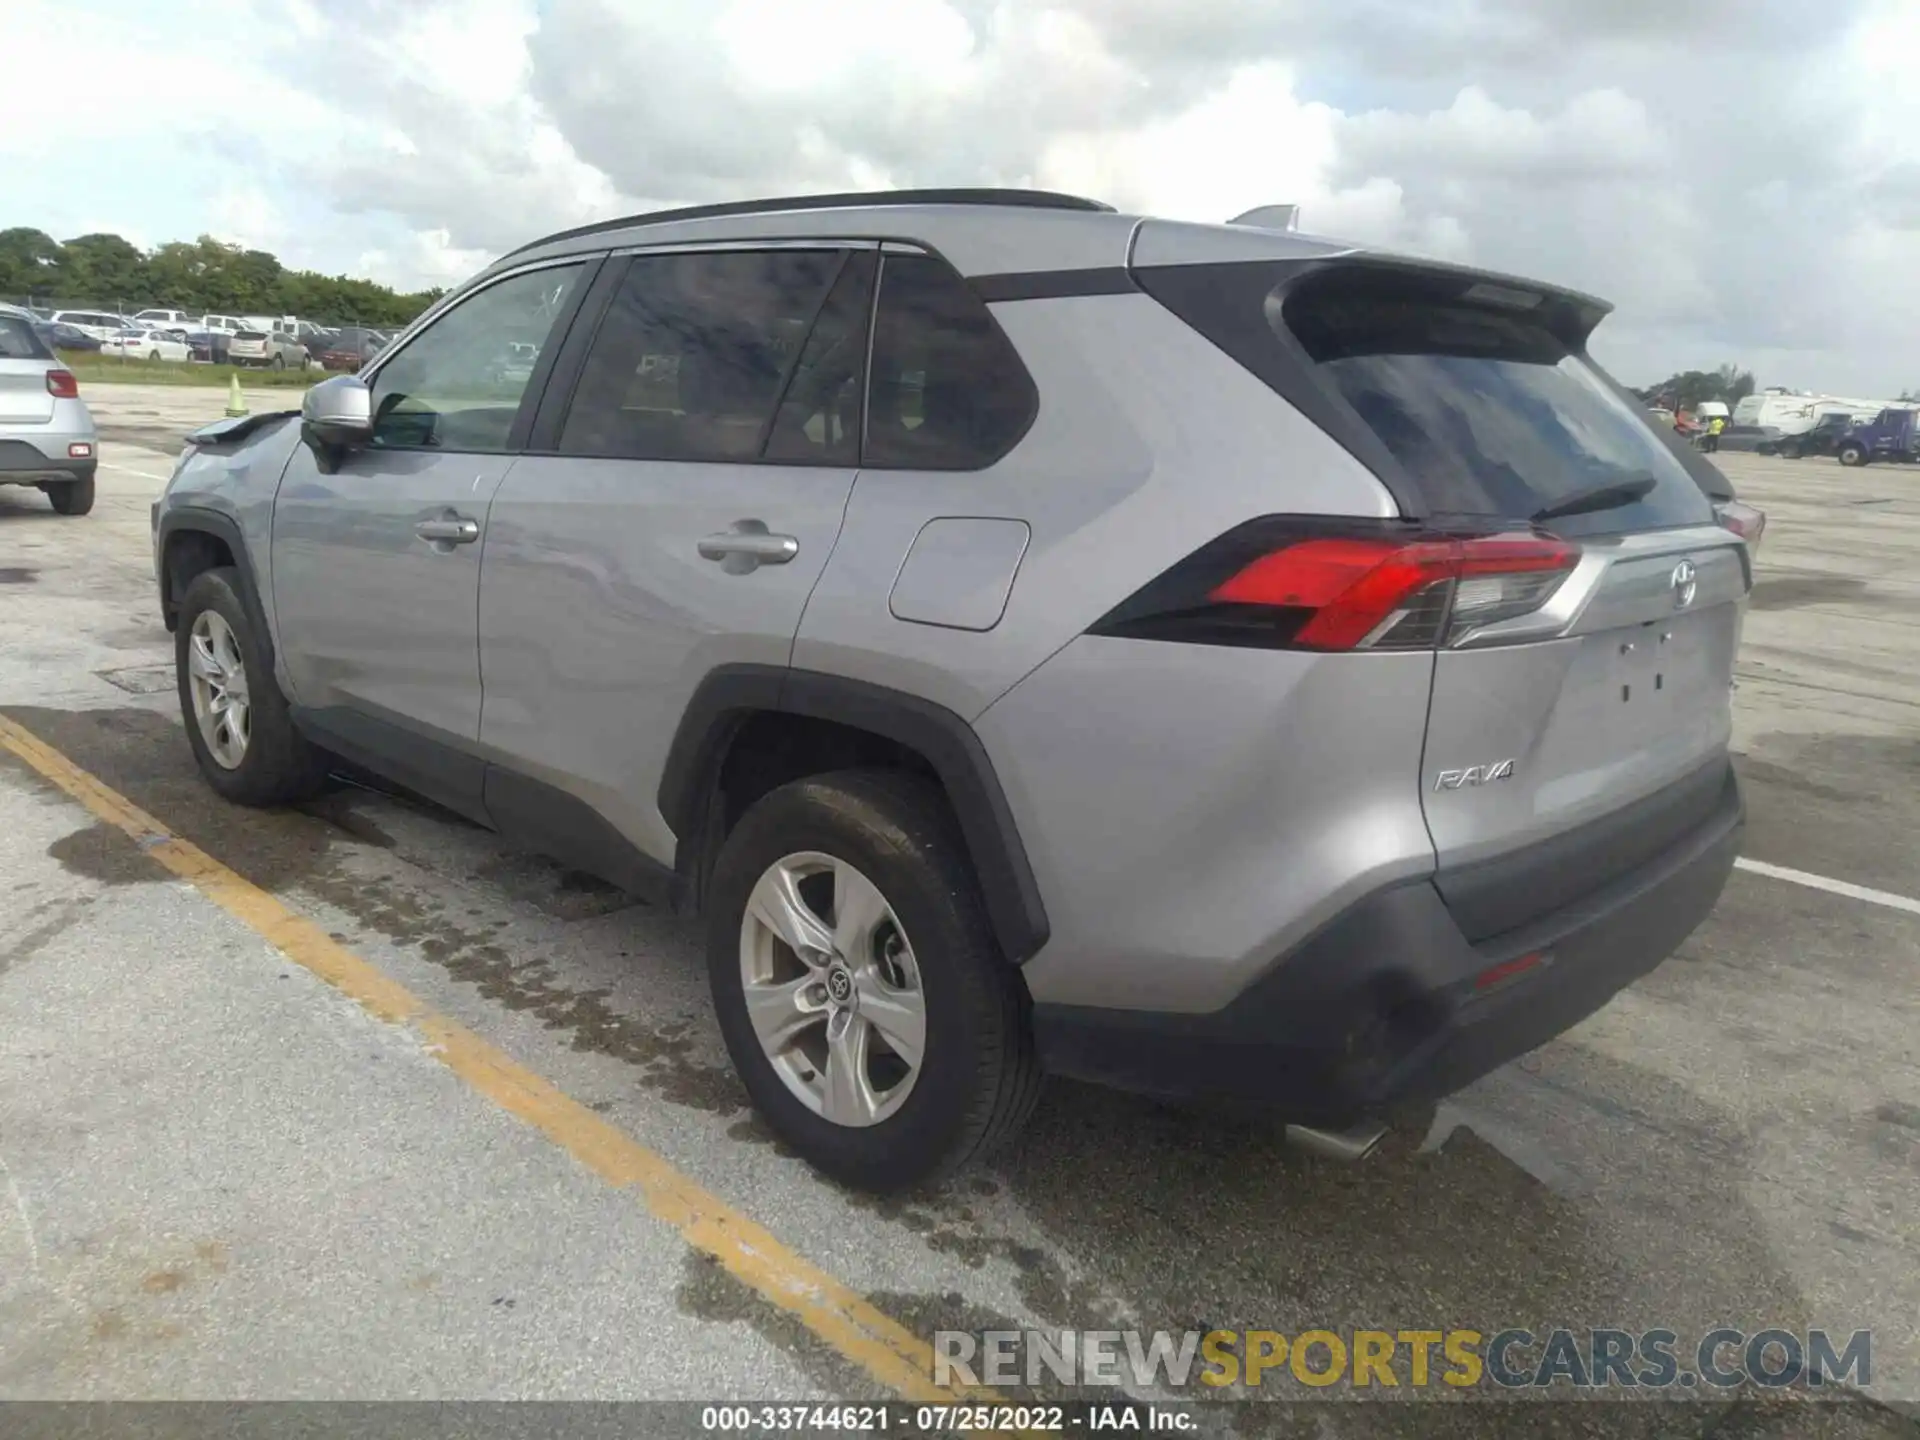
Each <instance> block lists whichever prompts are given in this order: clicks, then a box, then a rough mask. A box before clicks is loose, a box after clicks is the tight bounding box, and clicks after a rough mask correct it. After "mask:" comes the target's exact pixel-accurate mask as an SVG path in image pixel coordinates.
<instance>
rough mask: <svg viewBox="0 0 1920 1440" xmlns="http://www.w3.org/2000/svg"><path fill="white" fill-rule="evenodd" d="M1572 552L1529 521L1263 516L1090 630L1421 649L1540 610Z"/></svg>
mask: <svg viewBox="0 0 1920 1440" xmlns="http://www.w3.org/2000/svg"><path fill="white" fill-rule="evenodd" d="M1579 559H1580V548H1579V547H1578V546H1577V545H1571V544H1568V543H1567V542H1566V541H1564V540H1560V539H1557V538H1555V537H1553V536H1551V535H1542V534H1538V533H1535V532H1531V531H1520V532H1510V533H1499V534H1491V535H1488V534H1478V535H1465V534H1445V533H1437V532H1433V531H1427V530H1421V529H1418V528H1416V527H1410V526H1407V525H1404V524H1399V523H1396V522H1353V523H1346V524H1342V525H1340V526H1338V527H1330V526H1328V525H1327V524H1326V523H1325V522H1320V521H1308V520H1300V519H1294V518H1291V517H1284V516H1276V517H1269V518H1267V519H1263V520H1255V521H1253V522H1251V523H1249V524H1246V525H1242V526H1240V527H1239V528H1238V529H1236V530H1233V531H1230V532H1229V533H1228V534H1226V535H1223V536H1222V537H1221V538H1220V539H1218V540H1216V541H1214V542H1213V543H1211V544H1209V545H1206V546H1203V547H1202V548H1201V549H1199V550H1197V551H1195V552H1194V553H1193V554H1192V555H1190V556H1188V557H1187V558H1186V559H1185V560H1182V561H1181V562H1180V563H1179V564H1177V565H1175V566H1174V567H1173V568H1172V569H1171V570H1168V571H1167V572H1166V573H1165V574H1163V575H1162V576H1160V577H1159V578H1158V579H1156V580H1154V581H1152V582H1151V583H1149V584H1148V585H1147V586H1145V587H1144V588H1143V589H1141V590H1139V591H1138V592H1136V593H1135V594H1134V595H1133V596H1132V597H1131V598H1130V599H1128V600H1126V601H1125V602H1124V603H1122V604H1121V605H1119V606H1117V607H1115V608H1114V609H1113V610H1112V611H1110V612H1109V613H1108V614H1107V615H1106V616H1104V617H1103V618H1102V619H1101V620H1100V622H1099V623H1098V624H1097V625H1095V626H1094V627H1093V633H1095V634H1097V635H1121V636H1128V637H1131V638H1135V639H1160V640H1183V641H1186V642H1188V643H1191V644H1201V645H1240V646H1249V647H1254V648H1259V649H1280V650H1409V649H1430V648H1433V647H1436V646H1441V645H1447V644H1451V643H1453V642H1454V641H1457V640H1459V639H1461V638H1462V637H1463V636H1464V635H1466V633H1467V632H1468V631H1470V630H1475V629H1478V628H1480V627H1482V626H1486V625H1492V624H1495V623H1497V622H1499V621H1502V620H1510V619H1514V618H1516V617H1518V616H1521V615H1528V614H1531V613H1533V612H1534V611H1535V610H1538V609H1539V608H1540V607H1541V606H1542V605H1544V604H1545V603H1546V602H1547V601H1548V600H1549V599H1550V598H1551V597H1552V595H1553V593H1554V592H1555V591H1556V590H1558V589H1559V588H1560V585H1561V583H1562V582H1563V581H1564V580H1565V579H1566V578H1567V576H1568V575H1569V574H1570V573H1571V572H1572V570H1573V568H1574V566H1575V565H1576V564H1578V563H1579Z"/></svg>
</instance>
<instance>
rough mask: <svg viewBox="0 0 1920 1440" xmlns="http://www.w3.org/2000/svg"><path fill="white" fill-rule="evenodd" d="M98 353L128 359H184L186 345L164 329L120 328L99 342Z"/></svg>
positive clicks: (186, 350)
mask: <svg viewBox="0 0 1920 1440" xmlns="http://www.w3.org/2000/svg"><path fill="white" fill-rule="evenodd" d="M100 353H101V354H102V355H118V356H120V357H122V358H123V359H128V360H185V359H187V358H188V347H187V342H186V341H184V340H176V339H175V338H174V337H173V336H171V335H168V334H166V333H165V332H164V331H160V330H122V331H121V332H120V333H119V334H118V335H113V336H109V337H108V338H107V339H105V340H102V341H101V342H100Z"/></svg>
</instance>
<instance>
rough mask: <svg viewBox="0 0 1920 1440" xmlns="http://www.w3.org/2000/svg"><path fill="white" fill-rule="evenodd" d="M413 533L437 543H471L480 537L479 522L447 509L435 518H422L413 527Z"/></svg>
mask: <svg viewBox="0 0 1920 1440" xmlns="http://www.w3.org/2000/svg"><path fill="white" fill-rule="evenodd" d="M413 533H414V534H416V535H418V536H419V537H420V538H421V539H422V540H432V541H434V542H435V543H437V544H442V545H471V544H472V543H473V542H474V541H476V540H478V539H479V538H480V522H479V521H478V520H469V519H467V517H466V516H464V515H455V514H453V513H452V512H451V511H449V512H448V513H447V514H445V515H442V516H441V517H440V518H439V519H437V520H422V521H421V522H420V523H419V524H418V525H416V526H414V527H413Z"/></svg>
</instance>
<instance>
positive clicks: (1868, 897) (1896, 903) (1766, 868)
mask: <svg viewBox="0 0 1920 1440" xmlns="http://www.w3.org/2000/svg"><path fill="white" fill-rule="evenodd" d="M1733 863H1734V867H1735V868H1736V869H1739V870H1751V871H1752V872H1753V873H1754V874H1755V875H1765V876H1766V877H1767V878H1768V879H1770V880H1785V881H1787V882H1788V883H1789V884H1792V885H1805V886H1807V887H1808V888H1809V889H1813V890H1825V891H1826V892H1827V893H1828V894H1830V895H1844V896H1846V897H1847V898H1848V899H1849V900H1864V901H1866V902H1867V903H1868V904H1869V905H1884V906H1886V907H1887V909H1889V910H1904V911H1906V912H1907V913H1908V914H1909V915H1920V900H1912V899H1909V898H1908V897H1907V896H1905V895H1895V894H1894V893H1892V892H1891V891H1889V890H1872V889H1869V888H1868V887H1867V886H1865V885H1853V884H1849V883H1848V882H1847V881H1845V880H1829V879H1828V878H1827V877H1826V876H1825V875H1810V874H1808V873H1807V872H1806V871H1805V870H1790V869H1788V868H1787V867H1786V866H1785V865H1769V864H1768V863H1767V862H1766V861H1764V860H1749V859H1747V858H1746V856H1744V855H1743V856H1741V857H1740V858H1739V859H1738V860H1735V861H1734V862H1733Z"/></svg>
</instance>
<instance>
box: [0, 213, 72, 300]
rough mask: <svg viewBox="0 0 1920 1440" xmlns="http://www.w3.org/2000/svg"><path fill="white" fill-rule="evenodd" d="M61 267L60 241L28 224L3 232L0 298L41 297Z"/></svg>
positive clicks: (0, 250) (0, 252) (0, 235)
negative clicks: (6, 296) (7, 296)
mask: <svg viewBox="0 0 1920 1440" xmlns="http://www.w3.org/2000/svg"><path fill="white" fill-rule="evenodd" d="M59 268H60V242H59V241H58V240H55V239H54V238H53V237H52V236H51V235H49V234H47V232H46V231H44V230H34V229H30V228H28V227H27V226H25V225H19V226H15V227H14V228H13V229H11V230H0V295H19V296H22V297H24V296H27V295H38V294H41V293H43V292H45V291H46V290H47V289H48V288H49V287H50V286H51V285H52V284H53V282H54V279H55V277H56V276H57V275H58V273H59Z"/></svg>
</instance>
